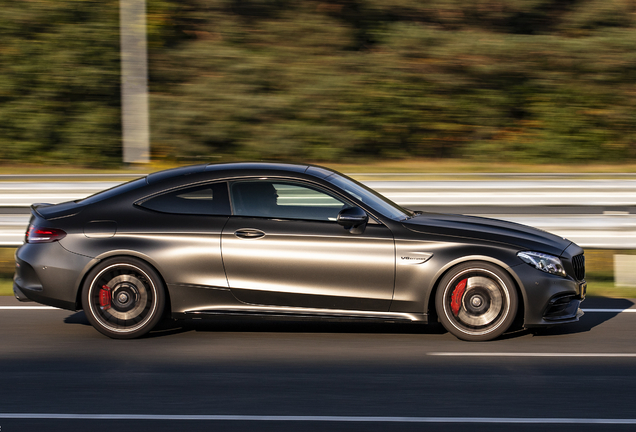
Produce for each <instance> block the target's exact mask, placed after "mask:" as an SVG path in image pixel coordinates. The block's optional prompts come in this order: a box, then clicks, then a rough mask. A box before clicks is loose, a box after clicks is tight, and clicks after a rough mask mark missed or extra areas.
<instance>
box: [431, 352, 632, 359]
mask: <svg viewBox="0 0 636 432" xmlns="http://www.w3.org/2000/svg"><path fill="white" fill-rule="evenodd" d="M426 355H429V356H440V357H617V358H621V357H628V358H635V357H636V353H535V352H517V353H514V352H430V353H426Z"/></svg>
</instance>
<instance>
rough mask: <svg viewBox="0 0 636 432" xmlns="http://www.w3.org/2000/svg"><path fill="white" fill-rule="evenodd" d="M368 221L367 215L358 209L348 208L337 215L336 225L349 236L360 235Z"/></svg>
mask: <svg viewBox="0 0 636 432" xmlns="http://www.w3.org/2000/svg"><path fill="white" fill-rule="evenodd" d="M368 221H369V215H367V213H366V212H365V211H364V210H362V209H361V208H360V207H349V208H346V209H344V210H342V211H341V212H340V213H338V224H339V225H342V226H343V227H345V229H348V230H349V232H350V233H351V234H362V233H363V232H364V228H365V227H366V226H367V222H368Z"/></svg>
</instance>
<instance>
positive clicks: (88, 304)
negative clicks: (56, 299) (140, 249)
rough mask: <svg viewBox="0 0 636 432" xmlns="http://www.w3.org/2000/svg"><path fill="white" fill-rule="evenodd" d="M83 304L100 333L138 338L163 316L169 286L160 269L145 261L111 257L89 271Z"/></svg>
mask: <svg viewBox="0 0 636 432" xmlns="http://www.w3.org/2000/svg"><path fill="white" fill-rule="evenodd" d="M82 305H83V307H84V312H85V314H86V317H87V318H88V320H89V322H90V323H91V324H92V325H93V327H95V328H96V329H97V330H98V331H99V332H101V333H103V334H105V335H106V336H109V337H111V338H114V339H131V338H136V337H139V336H142V335H144V334H146V333H147V332H149V331H150V330H151V329H152V328H153V327H154V326H155V325H156V324H157V323H158V322H159V320H160V319H161V316H162V313H163V308H164V305H165V288H164V286H163V282H162V281H161V278H160V277H159V275H158V274H157V272H156V271H155V270H154V269H153V268H152V267H150V266H149V265H148V264H146V263H144V262H143V261H140V260H138V259H135V258H129V257H115V258H110V259H107V260H104V261H103V262H102V263H100V264H99V265H98V266H97V267H95V268H94V269H93V270H91V271H90V273H89V274H88V276H87V278H86V282H85V283H84V286H83V289H82Z"/></svg>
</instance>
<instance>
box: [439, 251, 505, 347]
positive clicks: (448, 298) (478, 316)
mask: <svg viewBox="0 0 636 432" xmlns="http://www.w3.org/2000/svg"><path fill="white" fill-rule="evenodd" d="M467 264H472V265H461V266H458V267H457V268H456V269H455V271H451V272H450V273H449V274H448V275H447V276H446V277H445V278H443V280H442V282H441V286H440V289H439V290H438V293H437V299H436V305H437V310H438V313H439V315H440V321H441V322H442V324H443V325H444V327H446V329H447V330H448V331H450V332H451V333H453V334H454V335H455V336H457V337H459V338H460V339H465V340H490V339H494V338H496V337H498V336H500V335H501V334H502V333H503V332H505V331H506V330H507V329H508V327H509V326H510V324H511V323H512V321H513V320H514V318H515V314H516V311H517V295H516V291H515V288H514V285H513V283H512V280H511V279H510V278H509V277H508V276H507V275H506V274H505V273H504V272H503V271H502V270H500V269H499V268H498V267H496V266H494V265H490V264H487V263H483V264H482V263H479V264H478V265H477V264H476V263H467Z"/></svg>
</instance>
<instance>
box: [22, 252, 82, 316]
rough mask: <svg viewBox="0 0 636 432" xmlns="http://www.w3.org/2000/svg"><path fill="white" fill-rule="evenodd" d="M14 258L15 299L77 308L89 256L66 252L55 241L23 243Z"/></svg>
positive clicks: (65, 307)
mask: <svg viewBox="0 0 636 432" xmlns="http://www.w3.org/2000/svg"><path fill="white" fill-rule="evenodd" d="M15 261H16V270H15V275H14V277H13V293H14V295H15V297H16V298H17V299H18V300H20V301H29V300H31V301H35V302H38V303H42V304H45V305H49V306H54V307H58V308H62V309H69V310H76V309H77V308H78V304H77V300H78V291H79V289H80V285H81V276H82V275H83V274H84V273H85V270H86V269H87V268H88V267H89V266H90V264H91V262H92V261H93V259H92V258H89V257H86V256H83V255H78V254H75V253H72V252H69V251H67V250H66V249H64V248H63V247H62V246H61V245H60V244H59V243H58V242H54V243H43V244H25V245H23V246H22V247H20V248H19V249H18V251H17V252H16V256H15Z"/></svg>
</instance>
